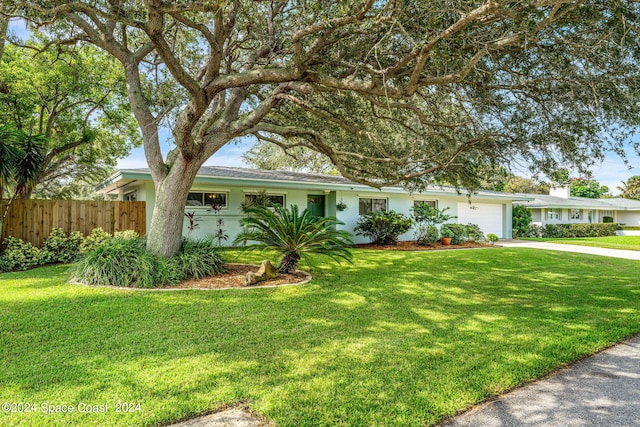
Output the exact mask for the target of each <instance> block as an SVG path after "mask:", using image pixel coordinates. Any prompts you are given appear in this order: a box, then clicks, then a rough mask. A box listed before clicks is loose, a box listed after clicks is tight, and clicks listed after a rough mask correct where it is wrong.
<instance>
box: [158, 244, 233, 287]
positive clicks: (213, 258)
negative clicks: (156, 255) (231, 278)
mask: <svg viewBox="0 0 640 427" xmlns="http://www.w3.org/2000/svg"><path fill="white" fill-rule="evenodd" d="M169 264H170V265H171V266H172V267H173V268H175V269H176V271H177V272H178V273H179V274H180V276H181V277H183V278H189V279H201V278H203V277H207V276H215V275H216V274H221V273H224V272H225V271H226V269H225V268H224V262H223V261H222V258H220V254H219V253H218V249H217V248H216V247H215V246H214V243H213V238H207V239H202V240H188V239H185V240H183V242H182V248H181V249H180V251H179V252H178V253H177V254H175V255H174V256H172V257H171V258H170V259H169Z"/></svg>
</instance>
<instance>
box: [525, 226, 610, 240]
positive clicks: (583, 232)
mask: <svg viewBox="0 0 640 427" xmlns="http://www.w3.org/2000/svg"><path fill="white" fill-rule="evenodd" d="M617 228H618V225H617V224H613V223H608V224H602V223H596V224H547V225H545V226H544V227H541V226H539V225H532V226H530V227H529V232H528V237H543V238H548V239H554V238H555V239H560V238H572V237H605V236H615V235H616V229H617Z"/></svg>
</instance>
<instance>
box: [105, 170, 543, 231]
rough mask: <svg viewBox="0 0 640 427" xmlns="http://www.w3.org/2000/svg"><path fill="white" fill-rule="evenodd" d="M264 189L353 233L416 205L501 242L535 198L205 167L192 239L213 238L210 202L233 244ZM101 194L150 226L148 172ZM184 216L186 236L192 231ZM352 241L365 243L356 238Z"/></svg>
mask: <svg viewBox="0 0 640 427" xmlns="http://www.w3.org/2000/svg"><path fill="white" fill-rule="evenodd" d="M262 190H264V191H266V192H267V193H268V194H269V195H270V196H271V199H272V201H273V202H275V203H279V204H281V205H283V206H290V205H293V204H296V205H298V206H299V207H300V208H301V209H302V208H308V209H310V210H311V211H312V212H314V214H316V215H319V216H335V217H337V218H338V219H339V220H340V221H342V222H344V225H343V226H341V228H342V229H344V230H348V231H350V232H353V230H354V227H355V226H356V223H357V221H358V218H359V217H360V215H363V214H366V213H368V212H371V211H377V210H394V211H396V212H401V213H403V214H405V215H410V214H411V208H412V207H413V206H414V205H415V204H417V203H429V204H431V205H433V206H436V207H438V208H439V209H443V208H446V207H448V208H449V210H448V211H447V213H448V214H450V215H454V216H457V219H456V220H455V221H456V222H458V223H461V224H468V223H473V224H478V225H479V226H480V228H481V229H482V231H483V232H484V233H485V234H487V233H494V234H496V235H498V236H499V237H500V238H506V239H509V238H511V212H512V210H511V209H512V202H513V201H514V200H520V201H526V200H531V198H530V197H528V196H523V195H515V194H508V193H500V192H493V191H478V192H476V193H474V194H472V195H471V196H470V197H469V196H468V195H467V194H460V193H458V192H457V191H456V190H455V189H454V188H451V187H440V186H433V187H430V188H428V189H427V190H425V191H421V192H414V193H410V192H409V191H407V190H405V189H404V188H403V187H401V186H389V187H384V188H382V189H381V190H378V189H376V188H372V187H369V186H366V185H362V184H356V183H354V182H352V181H349V180H348V179H345V178H343V177H340V176H332V175H320V174H312V173H303V172H290V171H266V170H256V169H244V168H235V167H224V166H203V167H202V168H201V169H200V171H199V173H198V175H197V176H196V179H195V181H194V183H193V186H192V190H191V193H189V196H188V200H187V206H186V212H195V213H196V215H195V216H196V217H197V218H199V221H198V222H199V227H198V228H197V229H196V230H194V231H193V232H192V234H191V236H192V237H196V238H197V237H203V236H205V235H206V234H213V232H214V231H215V229H216V219H217V217H216V216H215V214H214V212H213V211H212V210H211V209H210V205H211V202H215V203H216V204H217V205H218V206H219V207H220V211H219V213H218V215H219V218H221V219H222V220H223V224H224V225H223V229H224V230H225V233H226V234H227V235H228V236H229V240H228V241H227V243H230V242H231V241H233V239H234V238H235V236H236V235H237V234H238V233H239V232H240V231H241V227H240V224H239V221H240V219H241V218H242V216H243V214H242V212H241V210H240V204H241V203H242V202H243V201H244V200H245V199H247V198H251V197H252V196H253V195H255V194H257V193H258V192H259V191H262ZM99 192H100V193H103V194H107V195H117V198H118V199H119V200H138V201H145V202H146V210H147V224H149V223H150V222H151V214H152V212H153V203H154V199H155V192H154V186H153V181H152V179H151V175H150V173H149V170H148V169H123V170H119V171H118V172H116V173H115V174H114V175H112V176H111V177H110V178H109V179H107V180H106V181H105V182H103V183H102V184H101V186H100V188H99ZM188 225H189V222H188V220H187V219H186V218H185V226H184V234H185V235H186V234H187V233H188V229H187V226H188ZM354 237H355V238H354V241H356V242H358V243H361V242H367V240H366V239H365V238H363V237H361V236H354ZM400 238H401V240H412V239H414V235H413V231H409V232H407V233H405V234H404V235H402V236H400Z"/></svg>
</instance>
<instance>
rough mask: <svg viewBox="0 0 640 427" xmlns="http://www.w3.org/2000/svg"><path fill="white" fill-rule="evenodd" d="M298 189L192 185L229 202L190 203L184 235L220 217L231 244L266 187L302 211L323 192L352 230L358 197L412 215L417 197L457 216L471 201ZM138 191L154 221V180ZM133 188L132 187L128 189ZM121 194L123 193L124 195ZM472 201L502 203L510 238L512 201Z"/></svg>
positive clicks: (207, 231) (196, 234)
mask: <svg viewBox="0 0 640 427" xmlns="http://www.w3.org/2000/svg"><path fill="white" fill-rule="evenodd" d="M297 187H298V188H295V189H294V188H278V187H275V186H273V187H258V186H252V185H251V184H250V183H248V184H247V185H246V186H241V185H225V184H210V183H206V184H203V183H200V184H199V183H195V184H194V185H193V187H192V191H194V192H197V191H203V192H214V191H215V192H226V193H227V194H228V196H227V204H228V206H227V207H226V208H225V209H221V210H220V212H219V214H218V215H219V216H216V214H215V213H214V212H213V211H212V210H210V209H209V208H208V207H199V206H188V207H187V208H186V210H185V211H186V212H195V213H196V218H197V223H198V224H199V226H198V228H197V229H195V230H193V231H191V232H190V231H189V229H188V226H189V220H188V219H187V218H185V222H184V227H183V234H184V235H185V236H187V235H188V236H189V237H191V238H195V239H198V238H204V237H206V236H207V235H211V234H214V233H215V231H216V228H217V226H216V222H217V219H218V218H220V219H222V220H223V225H222V229H223V230H224V232H225V234H227V235H228V236H229V237H228V239H227V240H226V241H224V242H223V245H231V243H232V242H233V239H234V238H235V236H236V235H237V234H238V233H239V232H240V231H241V227H240V219H241V218H242V213H241V211H240V204H241V203H242V202H243V201H244V199H245V194H247V193H256V192H258V191H260V190H266V191H267V193H271V194H284V196H285V203H286V205H287V206H290V205H292V204H295V205H298V207H299V208H300V209H301V210H302V209H305V208H306V207H307V196H308V195H317V194H324V196H325V215H327V216H335V217H337V218H338V219H339V220H340V221H342V222H344V225H342V226H339V229H342V230H347V231H349V232H353V229H354V228H355V226H356V223H357V221H358V218H359V217H360V215H359V199H360V198H361V197H368V198H369V197H370V198H385V199H387V200H388V202H387V208H388V209H389V210H394V211H396V212H399V213H403V214H405V215H407V216H409V215H411V208H412V207H413V202H414V200H437V203H438V208H439V209H444V208H447V207H448V208H449V210H448V211H447V214H449V215H452V216H457V214H458V212H457V209H458V203H459V202H465V203H468V201H469V199H468V198H467V197H466V196H464V195H462V196H451V195H444V196H440V195H422V194H413V195H411V194H407V193H384V192H380V191H376V190H375V189H371V190H368V191H358V190H344V191H340V190H338V191H333V190H332V191H328V190H322V189H300V188H299V187H300V185H299V184H298V185H297ZM135 189H136V191H137V197H138V200H145V201H146V202H147V225H148V224H150V223H151V215H152V214H153V206H154V203H155V192H154V188H153V183H152V182H143V183H142V184H140V185H138V186H136V187H135ZM127 191H130V189H127ZM121 196H122V195H121ZM339 202H343V203H344V204H346V205H347V208H346V209H345V210H343V211H337V209H336V204H337V203H339ZM472 202H476V203H497V204H500V205H502V233H501V235H500V237H501V238H511V236H512V229H511V213H512V205H511V201H509V200H504V199H495V200H494V199H484V198H483V199H479V198H478V199H472ZM450 222H456V219H452V220H451V221H450ZM413 239H415V235H414V230H413V229H411V230H409V231H408V232H407V233H405V234H403V235H401V236H400V240H413ZM368 241H369V240H368V239H367V238H365V237H362V236H355V235H354V242H356V243H367V242H368Z"/></svg>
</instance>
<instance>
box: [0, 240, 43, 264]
mask: <svg viewBox="0 0 640 427" xmlns="http://www.w3.org/2000/svg"><path fill="white" fill-rule="evenodd" d="M3 244H4V246H5V250H4V252H3V253H2V256H0V260H1V263H0V267H1V268H2V271H9V270H26V269H28V268H30V267H33V266H36V265H38V264H40V260H41V258H42V254H41V250H40V249H39V248H36V247H35V246H33V245H32V244H31V243H29V242H24V241H22V240H21V239H18V238H17V237H7V238H6V239H4V242H3Z"/></svg>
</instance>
